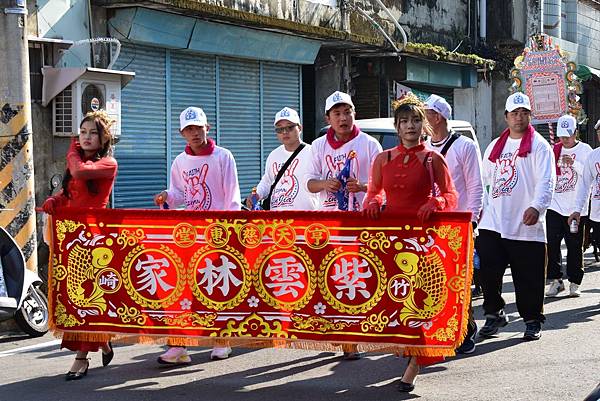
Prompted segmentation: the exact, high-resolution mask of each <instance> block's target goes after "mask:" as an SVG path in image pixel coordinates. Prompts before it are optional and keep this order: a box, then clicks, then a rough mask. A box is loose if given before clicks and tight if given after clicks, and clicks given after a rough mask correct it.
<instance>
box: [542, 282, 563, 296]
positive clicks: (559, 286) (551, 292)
mask: <svg viewBox="0 0 600 401" xmlns="http://www.w3.org/2000/svg"><path fill="white" fill-rule="evenodd" d="M564 290H565V285H564V284H563V282H562V281H559V280H552V283H550V288H548V291H546V296H547V297H555V296H557V295H558V293H560V292H562V291H564Z"/></svg>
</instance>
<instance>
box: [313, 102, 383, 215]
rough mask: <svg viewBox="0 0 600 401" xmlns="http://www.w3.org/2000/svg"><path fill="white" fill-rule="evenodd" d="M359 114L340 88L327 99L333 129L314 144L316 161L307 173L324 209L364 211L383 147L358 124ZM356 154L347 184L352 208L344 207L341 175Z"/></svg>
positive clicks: (327, 115)
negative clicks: (340, 198) (373, 168)
mask: <svg viewBox="0 0 600 401" xmlns="http://www.w3.org/2000/svg"><path fill="white" fill-rule="evenodd" d="M355 114H356V112H355V110H354V103H352V99H351V98H350V95H348V94H347V93H344V92H339V91H336V92H334V93H332V94H331V95H330V96H329V97H328V98H327V100H326V102H325V116H326V120H327V122H328V123H329V124H330V128H329V129H328V130H327V134H326V135H324V136H322V137H320V138H318V139H316V140H315V141H314V142H313V143H312V149H311V154H312V163H311V166H310V168H309V170H308V172H307V174H306V175H305V181H306V186H307V189H308V190H309V191H310V192H312V193H318V194H319V209H320V210H362V202H363V199H364V197H365V194H366V192H367V183H368V180H369V169H370V168H371V164H372V163H373V160H375V157H376V156H377V155H378V154H379V153H381V151H382V148H381V145H380V144H379V142H378V141H377V140H376V139H375V138H373V137H371V136H370V135H367V134H365V133H364V132H362V131H361V130H360V129H359V128H358V127H357V126H356V125H355V124H354V118H355ZM353 155H354V158H353V159H352V160H351V161H350V162H349V163H350V169H351V172H350V176H349V178H348V180H347V183H346V189H347V192H348V199H349V200H348V207H347V208H341V205H338V197H337V196H336V193H337V192H338V190H340V188H341V187H342V183H341V182H340V180H338V178H337V177H338V175H339V173H340V171H341V170H342V169H343V168H344V166H345V164H346V160H347V159H349V158H352V157H353Z"/></svg>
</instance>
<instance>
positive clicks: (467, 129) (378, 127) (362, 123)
mask: <svg viewBox="0 0 600 401" xmlns="http://www.w3.org/2000/svg"><path fill="white" fill-rule="evenodd" d="M354 123H355V124H356V125H357V126H358V127H359V128H360V130H361V131H362V132H364V133H365V134H369V135H371V136H372V137H374V138H375V139H377V140H378V141H379V143H380V144H381V146H382V147H383V149H384V150H385V149H391V148H393V147H395V146H398V133H397V132H396V129H395V128H394V119H393V118H391V117H389V118H369V119H365V120H355V122H354ZM448 128H450V129H451V130H453V131H455V132H458V133H459V134H461V135H464V136H466V137H468V138H471V139H472V140H473V141H474V142H475V144H476V145H477V147H479V142H478V141H477V135H476V134H475V130H474V129H473V127H472V126H471V124H470V123H469V122H468V121H461V120H448Z"/></svg>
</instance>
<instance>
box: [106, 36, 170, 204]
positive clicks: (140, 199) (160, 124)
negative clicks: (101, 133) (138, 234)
mask: <svg viewBox="0 0 600 401" xmlns="http://www.w3.org/2000/svg"><path fill="white" fill-rule="evenodd" d="M114 68H115V69H125V70H127V71H135V74H136V76H135V79H134V80H133V81H132V82H131V83H130V84H129V85H127V86H126V87H125V88H124V89H123V91H122V92H121V113H122V115H121V132H122V133H121V138H120V141H119V143H118V144H117V146H116V147H115V157H116V159H117V161H118V163H119V171H118V174H117V180H116V182H115V187H114V206H115V207H121V208H126V207H151V206H152V205H153V196H154V194H156V193H158V192H160V191H161V190H163V189H164V188H165V187H166V184H167V179H166V178H167V171H168V170H167V163H166V138H165V132H166V122H167V116H166V108H165V104H166V91H165V50H164V49H158V48H152V47H147V46H139V45H135V46H134V45H130V44H123V47H122V49H121V57H119V59H118V60H117V63H116V64H115V67H114Z"/></svg>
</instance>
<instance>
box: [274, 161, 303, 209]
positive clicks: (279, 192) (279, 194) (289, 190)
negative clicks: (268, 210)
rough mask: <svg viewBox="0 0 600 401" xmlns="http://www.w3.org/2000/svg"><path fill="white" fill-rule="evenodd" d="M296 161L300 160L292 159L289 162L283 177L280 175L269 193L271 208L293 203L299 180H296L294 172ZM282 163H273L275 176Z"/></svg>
mask: <svg viewBox="0 0 600 401" xmlns="http://www.w3.org/2000/svg"><path fill="white" fill-rule="evenodd" d="M298 163H300V160H298V159H294V161H292V162H291V163H290V165H289V167H288V168H287V170H285V172H284V173H283V177H281V179H280V180H279V182H278V183H277V186H276V187H275V189H274V190H273V194H272V195H271V207H272V208H273V209H275V208H277V207H283V206H291V205H293V204H294V201H295V200H296V197H297V196H298V191H299V190H300V182H299V181H298V177H296V175H295V174H294V172H295V171H296V168H297V167H298ZM282 165H283V163H277V162H275V163H273V175H275V176H277V173H279V169H280V168H281V166H282Z"/></svg>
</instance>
